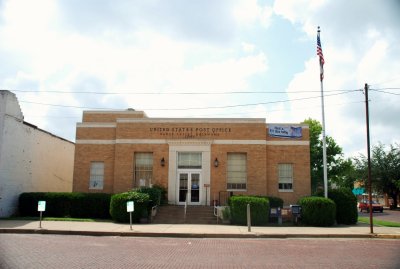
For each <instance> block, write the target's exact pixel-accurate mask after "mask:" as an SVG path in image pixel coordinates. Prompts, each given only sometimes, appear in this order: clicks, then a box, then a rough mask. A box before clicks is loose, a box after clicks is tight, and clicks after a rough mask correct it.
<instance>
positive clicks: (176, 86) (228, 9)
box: [0, 0, 400, 156]
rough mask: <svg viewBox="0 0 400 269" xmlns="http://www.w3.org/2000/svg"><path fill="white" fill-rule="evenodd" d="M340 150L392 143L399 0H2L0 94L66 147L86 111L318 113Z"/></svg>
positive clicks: (397, 127)
mask: <svg viewBox="0 0 400 269" xmlns="http://www.w3.org/2000/svg"><path fill="white" fill-rule="evenodd" d="M317 26H321V42H322V49H323V53H324V57H325V79H324V82H323V83H324V92H325V123H326V132H327V135H329V136H332V137H333V138H334V139H335V140H336V142H337V143H338V144H339V145H340V146H341V147H342V148H343V149H344V152H345V154H346V156H353V155H355V154H357V153H358V152H360V153H363V154H364V155H365V154H366V127H365V103H364V98H365V97H364V94H363V92H362V91H361V89H363V87H364V84H365V83H368V84H370V85H371V90H370V94H369V95H370V98H369V99H370V124H371V127H370V128H371V143H372V144H373V145H374V144H376V143H378V141H380V142H382V143H384V144H386V145H389V144H392V143H395V142H397V143H399V142H400V120H399V117H400V106H399V102H400V42H399V41H400V30H399V29H400V1H398V0H393V1H392V0H386V1H378V0H376V1H374V0H352V1H347V0H340V1H338V0H335V1H334V0H319V1H305V0H293V1H289V0H277V1H272V0H271V1H267V0H265V1H261V0H259V1H256V0H237V1H233V0H226V1H224V0H220V1H215V0H191V1H187V0H146V1H145V0H142V1H132V0H116V1H106V0H59V1H55V0H54V1H51V0H40V1H30V0H26V1H22V0H0V59H1V64H0V89H7V90H10V91H12V92H14V93H15V94H16V95H17V97H18V99H19V102H20V105H21V108H22V112H23V114H24V116H25V120H26V121H27V122H29V123H32V124H34V125H37V126H38V127H40V128H42V129H45V130H47V131H49V132H52V133H54V134H56V135H58V136H61V137H63V138H66V139H69V140H71V141H75V130H76V123H77V122H80V121H81V118H82V111H83V110H88V109H127V108H134V109H136V110H144V111H145V112H146V113H147V115H148V116H150V117H202V118H207V117H217V118H238V117H245V118H248V117H251V118H265V119H266V122H268V123H296V122H301V121H303V120H304V119H307V118H313V119H317V120H319V121H322V116H321V115H322V112H321V98H320V81H319V63H318V58H317V55H316V35H317Z"/></svg>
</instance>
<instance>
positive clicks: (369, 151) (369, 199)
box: [364, 83, 374, 234]
mask: <svg viewBox="0 0 400 269" xmlns="http://www.w3.org/2000/svg"><path fill="white" fill-rule="evenodd" d="M364 90H365V113H366V115H365V116H366V117H365V118H366V120H367V152H368V202H369V205H368V207H369V228H370V232H371V234H373V233H374V226H373V225H374V224H373V217H372V187H371V185H372V184H371V150H370V144H369V107H368V84H367V83H365V87H364Z"/></svg>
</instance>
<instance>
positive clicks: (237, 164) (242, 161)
mask: <svg viewBox="0 0 400 269" xmlns="http://www.w3.org/2000/svg"><path fill="white" fill-rule="evenodd" d="M246 160H247V156H246V153H228V167H227V168H228V171H227V175H228V178H227V186H226V188H227V189H228V190H246V187H247V186H246V181H247V166H246Z"/></svg>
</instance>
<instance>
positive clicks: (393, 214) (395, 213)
mask: <svg viewBox="0 0 400 269" xmlns="http://www.w3.org/2000/svg"><path fill="white" fill-rule="evenodd" d="M358 215H359V216H360V217H369V213H367V212H358ZM373 218H374V219H378V220H385V221H393V222H399V223H400V210H389V209H384V210H383V212H382V213H380V212H374V213H373Z"/></svg>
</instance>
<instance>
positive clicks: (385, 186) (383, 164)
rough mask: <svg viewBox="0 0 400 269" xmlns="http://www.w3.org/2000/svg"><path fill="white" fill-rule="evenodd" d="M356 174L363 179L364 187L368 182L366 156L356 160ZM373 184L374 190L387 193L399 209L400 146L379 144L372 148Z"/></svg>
mask: <svg viewBox="0 0 400 269" xmlns="http://www.w3.org/2000/svg"><path fill="white" fill-rule="evenodd" d="M354 164H355V168H356V172H357V174H358V175H359V177H360V178H362V179H363V181H364V185H365V186H367V185H368V182H367V179H368V160H367V157H365V156H364V155H360V156H359V157H358V158H354ZM371 183H372V188H373V189H374V190H375V191H377V192H380V193H382V192H383V193H386V194H387V195H388V196H389V197H391V198H392V199H393V201H394V206H395V207H397V197H398V195H399V193H400V145H399V144H395V145H390V148H389V150H385V145H383V144H382V143H378V144H377V145H376V146H374V147H373V148H372V156H371Z"/></svg>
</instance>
